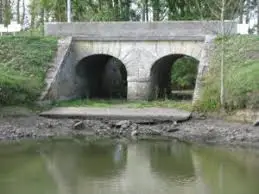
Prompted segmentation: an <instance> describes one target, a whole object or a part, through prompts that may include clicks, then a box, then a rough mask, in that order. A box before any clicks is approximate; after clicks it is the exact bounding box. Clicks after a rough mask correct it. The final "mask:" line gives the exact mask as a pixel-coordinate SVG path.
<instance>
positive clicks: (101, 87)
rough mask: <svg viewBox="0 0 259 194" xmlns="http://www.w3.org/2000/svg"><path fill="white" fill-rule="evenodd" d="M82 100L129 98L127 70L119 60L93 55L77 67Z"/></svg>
mask: <svg viewBox="0 0 259 194" xmlns="http://www.w3.org/2000/svg"><path fill="white" fill-rule="evenodd" d="M76 74H77V77H78V78H79V80H80V81H79V83H80V86H81V94H80V97H81V98H104V99H106V98H127V85H128V83H127V70H126V67H125V65H124V64H123V63H122V62H121V61H120V60H119V59H117V58H115V57H113V56H111V55H107V54H93V55H89V56H87V57H84V58H83V59H81V60H80V61H79V62H78V63H77V65H76Z"/></svg>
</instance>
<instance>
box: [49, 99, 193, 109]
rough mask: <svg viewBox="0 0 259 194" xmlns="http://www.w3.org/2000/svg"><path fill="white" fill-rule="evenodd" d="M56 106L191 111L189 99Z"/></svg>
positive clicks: (83, 102)
mask: <svg viewBox="0 0 259 194" xmlns="http://www.w3.org/2000/svg"><path fill="white" fill-rule="evenodd" d="M54 106H56V107H86V106H87V107H103V108H109V107H116V106H119V107H125V108H148V107H161V108H177V109H182V110H187V111H191V110H192V103H191V101H172V100H165V101H151V102H149V101H122V100H71V101H62V102H57V103H55V104H54Z"/></svg>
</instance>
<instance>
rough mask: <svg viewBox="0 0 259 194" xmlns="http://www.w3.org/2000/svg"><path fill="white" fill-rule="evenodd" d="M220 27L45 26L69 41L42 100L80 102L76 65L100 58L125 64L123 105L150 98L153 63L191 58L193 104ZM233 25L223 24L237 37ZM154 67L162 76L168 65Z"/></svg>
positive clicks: (81, 82) (61, 49) (134, 24)
mask: <svg viewBox="0 0 259 194" xmlns="http://www.w3.org/2000/svg"><path fill="white" fill-rule="evenodd" d="M219 26H220V22H218V21H210V22H200V21H191V22H190V21H185V22H183V21H180V22H152V23H141V22H107V23H105V22H90V23H47V24H46V25H45V34H46V35H54V36H58V37H69V38H67V40H69V41H66V42H63V43H62V42H60V44H59V49H58V53H57V59H55V60H54V63H53V65H52V69H55V72H56V73H54V74H53V73H51V72H50V73H49V75H50V76H49V75H48V76H47V77H48V79H47V81H48V89H47V90H46V91H45V93H44V94H43V96H42V99H45V100H62V99H73V98H80V97H82V95H83V93H84V92H85V91H86V88H85V87H87V86H86V84H85V83H84V80H85V79H82V78H81V77H80V76H79V75H78V73H77V71H76V69H77V67H78V64H79V63H81V62H82V61H83V60H85V59H87V58H89V57H91V56H94V55H100V56H101V55H105V56H111V57H115V58H116V59H118V60H119V61H121V62H122V63H123V64H124V66H125V69H126V71H127V99H128V100H146V99H148V98H149V97H150V96H149V95H150V90H151V88H152V87H150V86H151V83H152V81H151V80H152V79H151V78H152V77H151V76H152V73H151V69H152V67H153V66H154V64H157V62H158V61H159V62H160V63H161V61H167V60H161V59H163V58H164V57H168V56H172V58H174V56H175V57H182V56H190V57H193V58H195V59H197V60H198V61H200V64H199V67H198V69H199V71H198V75H197V81H196V87H195V92H194V101H195V100H198V99H199V95H200V91H201V87H202V85H201V79H202V77H203V74H204V73H205V72H206V69H208V61H209V52H211V51H210V46H211V45H212V44H213V39H214V38H215V35H216V34H217V33H218V32H219V29H220V28H219ZM236 26H237V25H236V23H235V22H232V21H229V22H226V23H225V27H226V29H227V30H228V32H230V33H232V34H235V33H236ZM167 63H168V62H167ZM86 65H87V64H86ZM98 65H99V66H100V65H101V64H96V66H98ZM157 66H158V67H156V69H160V70H159V71H158V72H163V71H162V68H164V67H167V66H168V64H159V65H157ZM88 71H90V69H88ZM154 76H155V77H156V75H154ZM49 77H51V79H49ZM154 80H155V79H154Z"/></svg>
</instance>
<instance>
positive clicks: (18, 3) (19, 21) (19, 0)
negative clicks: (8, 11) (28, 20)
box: [16, 0, 21, 24]
mask: <svg viewBox="0 0 259 194" xmlns="http://www.w3.org/2000/svg"><path fill="white" fill-rule="evenodd" d="M20 3H21V0H17V3H16V15H17V23H18V24H20V23H21V20H20Z"/></svg>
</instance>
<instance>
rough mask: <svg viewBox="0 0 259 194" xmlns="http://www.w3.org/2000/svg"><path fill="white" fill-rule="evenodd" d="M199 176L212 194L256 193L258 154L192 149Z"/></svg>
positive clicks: (258, 188) (258, 173) (258, 171)
mask: <svg viewBox="0 0 259 194" xmlns="http://www.w3.org/2000/svg"><path fill="white" fill-rule="evenodd" d="M193 159H195V160H197V168H199V171H200V176H201V179H202V180H203V182H204V183H205V184H206V185H207V188H210V193H211V194H246V193H247V194H248V193H249V194H258V193H259V184H258V180H259V155H258V154H256V153H255V152H252V153H249V152H248V151H245V150H241V151H237V150H236V151H234V152H233V151H230V150H228V151H226V150H220V149H216V148H214V149H213V148H209V149H208V148H203V149H197V150H196V149H195V150H194V151H193Z"/></svg>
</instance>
